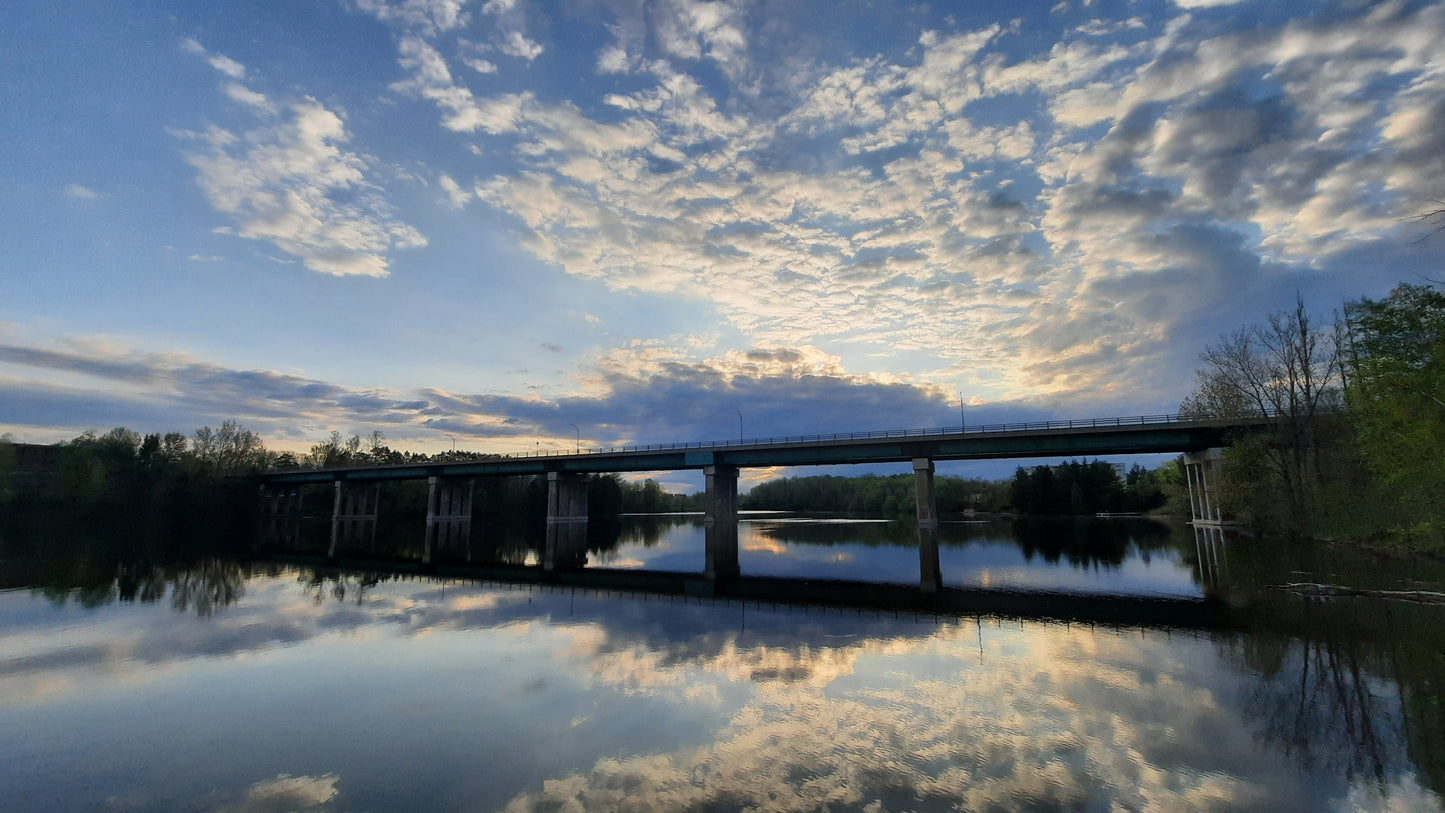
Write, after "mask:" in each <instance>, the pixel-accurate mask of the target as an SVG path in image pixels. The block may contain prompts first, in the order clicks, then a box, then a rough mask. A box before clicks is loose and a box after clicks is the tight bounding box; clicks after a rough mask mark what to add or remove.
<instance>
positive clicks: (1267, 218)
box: [398, 2, 1445, 397]
mask: <svg viewBox="0 0 1445 813" xmlns="http://www.w3.org/2000/svg"><path fill="white" fill-rule="evenodd" d="M1362 13H1363V14H1364V15H1365V16H1364V17H1362V18H1357V19H1349V18H1343V19H1329V20H1325V19H1321V20H1313V19H1308V18H1306V19H1301V20H1295V21H1292V22H1286V23H1282V24H1279V25H1277V26H1275V27H1273V28H1270V27H1263V28H1260V29H1257V30H1252V31H1249V32H1244V33H1238V32H1232V31H1228V30H1225V29H1222V28H1220V27H1219V26H1217V25H1214V24H1212V23H1209V22H1208V21H1204V20H1191V19H1190V18H1189V17H1187V16H1181V17H1178V18H1174V19H1161V18H1153V19H1145V18H1140V17H1130V18H1127V19H1123V20H1117V21H1105V20H1097V19H1096V20H1093V21H1090V22H1088V23H1086V24H1083V25H1080V26H1078V27H1077V28H1076V29H1075V31H1074V35H1075V37H1076V38H1074V39H1066V40H1065V41H1062V42H1059V43H1056V44H1054V45H1052V46H1050V47H1049V48H1048V49H1047V50H1046V51H1044V52H1041V53H1038V54H1035V55H1033V56H1026V57H1023V58H1017V57H1010V56H1005V55H1004V53H1003V51H1001V50H1000V49H999V44H1000V43H1001V42H1002V41H1003V40H1004V39H1006V38H1007V37H1009V36H1011V29H1008V28H1007V27H1005V26H1001V25H996V26H990V27H986V28H983V29H979V30H975V31H959V32H940V31H926V32H924V33H923V34H922V35H921V36H920V37H919V40H918V49H917V52H916V56H915V57H913V58H911V59H899V58H893V59H891V58H887V57H884V56H874V57H869V58H866V59H861V60H857V61H854V62H852V63H851V64H846V65H839V66H836V67H833V68H825V69H821V70H817V71H815V72H814V74H812V75H805V76H801V77H799V79H798V81H797V82H796V83H795V86H794V87H793V88H792V90H791V94H792V96H791V102H790V104H791V107H790V108H788V109H786V110H785V111H784V113H783V114H782V115H781V116H779V115H776V114H775V113H776V109H777V105H778V99H776V98H774V99H771V100H769V104H770V106H769V107H767V108H762V107H758V108H753V107H752V106H751V103H750V102H749V98H750V97H749V96H748V95H747V93H744V92H742V91H743V90H744V89H745V86H744V85H743V84H742V81H743V80H742V78H741V77H742V75H743V73H745V71H746V67H745V66H746V64H747V59H746V54H747V48H748V41H749V33H748V21H747V18H746V16H745V15H744V14H743V13H742V11H741V9H740V8H739V7H736V6H734V5H732V4H729V3H724V2H715V3H704V2H674V3H667V4H663V5H662V6H660V7H659V8H658V9H657V12H656V14H654V15H652V16H651V17H650V18H645V19H644V18H641V17H638V18H634V17H632V16H629V14H628V13H626V12H625V11H619V12H618V19H617V23H616V25H615V26H614V27H613V33H614V37H615V40H616V43H615V45H612V46H608V47H606V48H604V49H603V50H601V51H600V52H599V53H598V57H597V66H598V70H599V71H600V72H604V73H609V72H623V71H631V70H638V69H640V70H642V71H643V72H644V75H646V76H648V77H650V82H651V85H650V86H649V87H645V88H643V89H641V90H633V91H630V92H626V93H613V94H611V95H609V96H607V97H606V98H605V102H606V103H607V104H608V105H609V106H610V107H612V108H613V109H614V110H616V111H619V112H620V113H622V114H623V115H622V118H621V120H620V121H619V120H617V119H615V118H611V119H609V120H608V122H607V123H603V122H602V121H600V120H599V119H598V118H596V117H594V116H589V115H586V114H584V113H582V112H581V110H580V109H579V108H577V107H576V106H574V105H571V104H569V103H566V102H555V101H549V102H542V101H540V100H538V99H536V98H535V97H533V96H530V95H529V94H526V93H525V92H524V93H510V94H502V95H496V96H490V97H476V96H474V95H473V94H472V92H471V91H470V90H468V89H467V88H465V87H464V86H461V85H460V84H458V83H457V82H455V81H454V80H453V79H452V78H451V75H450V72H449V70H448V69H447V68H446V60H445V58H443V57H442V56H441V55H440V54H439V53H438V52H437V51H436V50H435V49H434V48H431V47H430V46H427V45H425V44H424V43H420V42H415V41H406V40H404V41H403V43H402V49H401V51H402V60H403V65H404V66H406V67H407V68H408V69H409V70H410V72H411V78H410V79H409V80H407V81H406V82H404V83H401V84H399V86H398V87H399V89H402V90H404V91H405V92H408V93H412V94H415V95H417V96H420V97H423V98H429V99H432V100H434V101H435V102H436V104H437V105H438V107H439V109H440V110H441V112H442V119H441V121H442V124H443V126H445V127H447V128H448V129H451V130H455V131H457V132H464V133H472V134H480V135H483V136H488V137H505V138H506V139H508V141H505V142H499V143H498V144H497V148H499V149H504V150H506V149H510V150H511V151H512V157H513V159H514V161H515V162H516V165H515V169H514V170H512V171H507V172H504V173H502V174H499V175H497V176H496V177H494V178H492V179H490V180H488V179H486V178H483V179H482V180H480V181H479V183H478V184H477V186H476V188H475V193H476V194H477V195H478V196H479V197H480V198H481V199H482V200H484V201H486V202H487V203H489V204H490V205H492V206H494V207H496V208H498V209H501V210H503V211H506V212H508V213H510V214H512V215H513V216H515V217H516V218H517V221H518V223H519V225H520V226H521V227H522V230H521V232H520V238H521V240H522V241H523V244H524V245H525V246H526V247H527V248H528V249H529V250H530V251H532V252H533V253H534V254H535V255H536V256H537V257H539V258H541V259H544V260H546V261H548V262H551V263H554V264H556V265H557V266H559V267H561V268H562V269H564V270H565V271H567V272H568V273H571V274H575V275H578V276H582V277H587V278H590V279H596V280H599V281H601V282H603V283H604V284H606V285H609V286H611V287H614V288H618V289H641V290H648V291H663V292H674V293H679V294H684V295H688V296H692V297H702V298H707V299H709V300H711V301H712V303H713V304H714V306H715V307H716V308H717V310H718V312H719V313H720V314H721V315H722V316H723V317H724V318H725V319H727V320H728V321H729V322H730V323H731V325H732V326H733V327H734V328H736V329H737V330H739V331H741V332H742V333H743V335H745V336H747V337H748V338H749V339H750V340H751V341H752V342H753V343H755V344H759V345H764V346H766V345H772V344H777V345H782V346H798V345H804V344H811V345H822V344H828V345H830V346H834V347H837V346H857V347H867V348H871V349H875V350H876V352H878V353H881V354H883V355H884V356H889V355H893V356H896V355H898V354H900V353H911V354H924V355H926V356H927V357H928V358H931V359H933V360H934V365H935V366H934V367H933V369H931V370H920V372H927V373H933V374H944V375H953V374H956V373H957V372H958V371H961V370H964V369H967V370H969V371H970V376H971V380H972V381H974V382H975V383H977V384H979V385H982V386H984V387H985V388H987V389H988V390H989V391H992V392H996V393H1010V394H1015V395H1018V394H1024V393H1032V394H1034V395H1040V396H1043V395H1054V394H1059V393H1065V392H1073V393H1081V392H1087V391H1092V390H1095V389H1098V388H1102V387H1107V386H1109V385H1110V382H1113V381H1116V380H1117V379H1116V377H1117V376H1120V375H1133V376H1134V377H1135V378H1136V379H1137V378H1144V379H1147V380H1155V381H1159V382H1160V383H1159V391H1160V392H1161V393H1162V392H1164V391H1165V390H1168V389H1171V388H1173V389H1178V388H1179V386H1180V385H1181V384H1182V383H1183V382H1185V381H1186V380H1187V370H1174V369H1173V368H1174V366H1175V365H1176V364H1177V363H1178V361H1179V360H1178V359H1177V358H1171V359H1169V360H1168V361H1167V362H1166V361H1165V360H1164V359H1162V358H1161V357H1160V356H1159V354H1158V353H1156V352H1154V351H1153V350H1152V348H1154V347H1155V346H1156V345H1157V343H1158V342H1159V341H1160V337H1162V336H1166V335H1170V334H1171V333H1173V332H1176V331H1179V330H1184V329H1187V327H1188V324H1187V323H1188V322H1189V321H1190V320H1192V319H1193V318H1194V314H1195V313H1196V312H1198V311H1199V310H1201V308H1202V309H1203V310H1205V311H1208V310H1210V309H1213V308H1217V307H1220V306H1222V305H1223V304H1224V303H1225V302H1227V301H1228V300H1229V299H1230V298H1231V297H1232V296H1233V294H1232V291H1235V290H1238V289H1237V288H1236V287H1231V286H1229V285H1223V284H1219V283H1220V281H1221V280H1233V281H1239V280H1238V275H1235V276H1234V277H1231V276H1230V272H1229V270H1228V269H1225V268H1223V267H1222V266H1221V265H1219V264H1218V263H1217V262H1214V261H1213V260H1212V259H1208V258H1210V257H1214V256H1225V255H1229V256H1233V257H1236V258H1237V259H1240V260H1241V261H1243V263H1244V265H1243V266H1241V267H1245V268H1250V269H1253V273H1254V274H1255V276H1256V277H1257V279H1254V280H1246V281H1245V282H1247V283H1252V284H1254V285H1255V286H1256V288H1257V289H1258V290H1259V291H1261V292H1267V291H1278V290H1283V288H1284V287H1286V285H1287V284H1293V283H1294V282H1295V281H1296V280H1297V279H1298V273H1299V272H1300V271H1302V270H1303V269H1307V268H1310V267H1313V266H1315V265H1316V264H1317V263H1318V262H1319V261H1320V259H1321V258H1322V257H1327V256H1330V255H1331V254H1333V253H1337V252H1340V251H1344V250H1347V249H1349V248H1350V247H1351V246H1353V245H1357V244H1358V243H1359V241H1360V240H1361V239H1362V238H1364V239H1376V238H1381V239H1383V238H1384V237H1385V236H1386V235H1389V234H1392V233H1394V234H1398V233H1399V231H1400V229H1401V226H1400V222H1399V221H1400V218H1401V217H1402V216H1403V215H1406V214H1408V213H1409V212H1410V211H1412V209H1411V208H1410V207H1411V206H1412V205H1418V204H1415V203H1412V201H1417V200H1425V199H1428V198H1429V196H1428V195H1425V194H1424V193H1425V191H1426V189H1427V187H1431V186H1434V187H1438V185H1439V183H1440V182H1441V179H1442V178H1445V167H1442V166H1441V163H1440V162H1441V158H1440V156H1441V155H1442V151H1441V150H1440V149H1438V145H1436V144H1435V142H1434V139H1436V138H1437V136H1438V134H1439V133H1440V132H1445V128H1441V127H1436V126H1433V123H1434V122H1436V121H1437V120H1438V119H1439V118H1440V116H1441V107H1440V105H1439V104H1438V101H1437V100H1438V99H1439V98H1440V93H1439V92H1438V90H1439V87H1438V85H1439V82H1440V81H1441V80H1440V78H1439V77H1440V76H1442V75H1445V70H1442V65H1441V57H1440V56H1439V55H1438V54H1436V53H1435V52H1434V51H1433V50H1431V49H1430V47H1429V43H1430V42H1432V41H1433V39H1432V37H1433V36H1434V35H1433V34H1429V32H1435V34H1439V35H1442V36H1445V22H1442V14H1441V11H1440V9H1439V8H1438V7H1422V8H1415V9H1408V8H1406V7H1404V6H1398V5H1387V6H1381V7H1377V8H1373V9H1366V10H1365V11H1364V12H1362ZM648 43H652V45H651V47H653V48H655V49H656V53H657V54H659V55H660V56H664V57H669V58H670V61H665V60H662V59H654V60H651V61H648V59H647V58H646V56H644V55H643V49H645V48H646V47H649V46H648ZM709 59H711V60H716V61H718V62H719V63H724V62H725V63H727V65H728V66H729V67H726V68H725V72H727V73H728V75H729V76H730V77H731V78H732V79H733V80H734V81H735V83H736V84H735V85H734V87H733V88H732V89H733V91H734V93H733V95H732V97H731V99H730V100H729V104H728V105H726V106H724V105H720V104H719V103H718V101H717V99H716V98H715V97H714V96H713V93H712V92H711V91H710V90H709V89H708V88H707V87H706V86H704V85H703V84H702V83H700V82H699V81H697V79H696V78H694V77H693V76H692V75H690V74H689V73H688V72H687V71H686V70H684V69H683V67H682V66H683V65H685V63H687V62H688V61H697V60H709ZM1387 80H1388V81H1387ZM1391 83H1393V85H1392V86H1393V87H1395V88H1397V89H1396V90H1394V91H1392V92H1391V94H1385V95H1381V94H1380V93H1379V92H1378V88H1381V87H1385V86H1387V85H1391ZM1366 87H1371V88H1375V89H1376V92H1374V93H1372V94H1370V95H1366V94H1365V93H1364V90H1365V88H1366ZM985 102H986V103H988V104H990V105H992V106H991V107H979V108H977V110H978V111H992V112H975V105H976V104H983V103H985ZM999 111H1007V112H1008V114H1009V115H1010V116H1011V117H1012V119H1011V120H1010V119H1009V118H1000V115H999ZM1101 127H1102V128H1105V134H1104V136H1103V137H1102V138H1096V137H1095V136H1092V135H1090V136H1087V137H1085V136H1082V135H1079V134H1080V133H1083V132H1086V131H1089V130H1092V129H1094V128H1101ZM1030 188H1032V189H1034V190H1036V191H1023V190H1026V189H1030ZM1191 224H1192V226H1191ZM1186 226H1191V227H1198V228H1196V230H1195V231H1194V232H1192V233H1193V234H1194V235H1196V237H1198V236H1200V235H1204V236H1207V239H1212V240H1218V241H1220V242H1219V243H1218V245H1217V246H1215V247H1214V250H1213V251H1192V252H1186V253H1185V254H1178V253H1170V252H1167V251H1163V252H1161V250H1160V249H1161V247H1162V246H1163V245H1165V243H1167V240H1166V241H1162V242H1161V237H1162V236H1165V235H1169V234H1174V235H1180V234H1183V233H1185V232H1184V231H1181V229H1183V228H1185V227H1186ZM1250 234H1253V235H1256V236H1254V237H1250V238H1247V239H1246V240H1245V241H1244V243H1242V244H1241V243H1240V242H1239V236H1240V235H1250ZM1180 279H1196V280H1208V281H1209V284H1208V285H1206V286H1205V287H1204V288H1202V289H1201V290H1202V291H1204V292H1205V293H1204V294H1203V296H1204V297H1213V298H1205V299H1201V295H1199V294H1198V293H1197V292H1196V296H1195V297H1194V298H1193V299H1192V300H1190V302H1189V304H1188V305H1187V306H1180V305H1181V303H1182V300H1181V298H1180V297H1179V296H1177V295H1176V294H1175V293H1172V291H1175V290H1177V281H1178V280H1180ZM724 280H725V281H726V284H721V281H724ZM1122 280H1128V281H1129V283H1130V285H1132V286H1133V288H1131V290H1132V291H1136V292H1137V293H1138V295H1137V296H1133V297H1130V298H1129V299H1128V300H1127V301H1125V302H1120V301H1110V300H1108V299H1107V298H1106V297H1105V296H1103V295H1100V292H1104V291H1109V290H1115V289H1116V288H1117V286H1115V287H1113V288H1111V285H1110V281H1115V282H1117V281H1122ZM1156 288H1157V290H1153V289H1156ZM1091 292H1092V294H1094V295H1091ZM1165 301H1168V302H1171V303H1174V306H1171V307H1161V306H1159V303H1161V302H1165ZM1145 370H1148V371H1151V372H1149V373H1148V374H1144V373H1143V371H1145ZM1161 374H1162V375H1161ZM1159 397H1164V396H1162V395H1161V396H1159Z"/></svg>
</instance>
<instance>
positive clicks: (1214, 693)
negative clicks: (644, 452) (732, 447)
mask: <svg viewBox="0 0 1445 813" xmlns="http://www.w3.org/2000/svg"><path fill="white" fill-rule="evenodd" d="M704 531H705V529H704V526H703V524H702V522H701V520H700V518H697V517H689V516H648V517H624V518H622V519H621V520H620V521H619V522H617V523H616V524H615V525H607V526H606V527H603V528H598V529H593V530H592V532H590V533H589V536H588V537H587V539H588V541H587V550H586V551H585V554H584V555H583V557H582V559H583V560H584V561H583V562H579V563H578V564H582V565H583V566H584V567H585V568H586V569H588V570H593V571H609V572H622V571H628V572H630V571H638V570H644V571H649V572H675V573H694V572H698V571H700V570H701V569H702V567H703V564H702V563H703V557H704V546H705V533H704ZM308 533H309V536H308V537H307V538H308V539H309V540H310V541H309V542H303V544H302V545H301V547H302V548H307V547H308V546H311V547H314V546H315V545H316V544H317V542H316V539H317V533H318V532H317V531H316V529H312V530H311V531H309V532H308ZM916 534H917V532H916V529H914V528H912V527H911V526H910V524H909V523H908V522H906V521H898V520H884V519H867V518H856V517H836V516H835V517H826V516H801V515H786V514H751V515H746V516H745V518H744V520H743V521H742V522H741V523H740V525H739V531H738V540H739V555H738V564H739V569H740V571H741V575H742V576H743V577H744V578H745V579H746V578H756V577H779V578H791V579H809V580H820V579H821V580H849V581H870V582H878V583H880V584H885V583H886V584H900V585H916V584H917V583H918V577H919V557H918V544H917V535H916ZM419 536H420V534H409V532H408V531H407V529H404V528H395V529H390V530H383V532H381V533H379V534H378V542H377V543H376V545H377V547H376V548H372V549H368V550H366V551H352V553H356V554H360V553H365V554H366V555H367V556H368V557H369V558H368V560H367V562H368V564H367V565H366V566H365V567H342V568H330V567H319V566H315V565H312V564H306V563H302V562H301V561H299V560H298V559H296V558H294V557H293V558H291V559H284V557H282V558H281V559H277V558H276V557H273V556H269V555H268V556H257V555H255V554H247V553H244V552H235V551H227V550H225V549H224V548H223V547H222V546H215V548H214V549H212V548H207V547H206V546H204V545H202V546H200V547H199V548H198V547H197V546H196V545H194V544H188V545H178V544H175V543H169V542H164V541H156V540H154V539H151V538H138V537H137V536H136V535H135V534H133V533H128V532H127V529H126V528H124V525H123V523H117V524H115V525H113V526H110V527H102V528H95V527H89V528H75V527H59V526H56V527H37V526H34V525H30V526H20V527H13V526H6V527H5V528H4V529H3V530H0V574H3V581H0V587H3V589H0V810H6V811H30V810H81V809H96V810H206V811H241V810H416V809H425V810H516V811H523V810H627V811H635V810H687V809H692V810H823V809H826V810H859V811H863V810H869V811H883V810H959V809H962V810H993V809H1037V810H1114V809H1122V810H1210V809H1217V810H1268V811H1288V810H1301V811H1315V810H1440V809H1442V802H1441V796H1440V794H1441V793H1442V791H1445V713H1442V695H1445V691H1442V680H1445V655H1442V653H1445V605H1441V604H1439V603H1434V602H1433V597H1432V594H1433V593H1438V592H1440V591H1441V590H1442V584H1445V572H1442V568H1441V567H1440V565H1438V564H1425V565H1422V564H1418V563H1404V562H1398V561H1390V560H1379V559H1375V558H1373V557H1370V556H1368V555H1365V554H1359V553H1353V552H1349V551H1340V550H1337V549H1326V548H1318V547H1290V546H1288V545H1285V544H1284V543H1281V542H1273V541H1264V540H1257V539H1251V538H1248V537H1234V536H1230V537H1224V538H1220V539H1205V538H1202V537H1201V538H1196V536H1195V533H1194V531H1193V530H1192V529H1190V528H1189V527H1187V526H1170V525H1164V524H1160V523H1155V522H1151V521H1147V520H1138V519H1134V520H1112V519H1110V520H1105V519H1097V520H1096V519H1089V520H1047V521H1045V520H1035V521H1031V522H1024V521H1009V520H962V519H958V520H956V521H952V522H945V523H944V524H943V525H942V527H941V529H940V532H939V563H940V570H941V573H942V581H943V584H944V587H945V589H946V590H948V589H960V590H963V589H967V590H1003V591H1011V592H1013V593H1019V594H1024V595H1035V594H1036V595H1039V596H1046V595H1054V594H1074V595H1087V596H1094V597H1111V598H1113V597H1117V598H1119V599H1121V600H1124V599H1128V598H1130V597H1143V598H1160V599H1167V600H1177V601H1185V602H1188V601H1198V602H1211V603H1217V604H1220V605H1224V606H1228V607H1231V608H1233V609H1234V610H1235V611H1236V612H1237V613H1238V614H1239V615H1238V617H1242V618H1244V619H1245V622H1244V623H1243V624H1242V625H1241V624H1236V625H1233V626H1231V627H1228V628H1211V627H1208V626H1204V627H1199V628H1190V627H1188V626H1182V627H1181V626H1177V625H1173V626H1171V625H1153V624H1149V623H1144V624H1104V623H1080V622H1078V621H1077V620H1070V619H1064V618H1057V619H1055V618H1049V617H1047V615H1046V614H1044V615H1041V616H1040V617H1029V618H1020V617H1017V616H1012V615H1011V616H995V615H987V614H980V615H960V614H955V613H928V612H917V611H912V610H909V611H889V610H887V609H886V608H879V607H839V606H816V605H810V604H807V603H798V604H790V603H786V602H784V603H776V602H753V601H745V600H736V599H726V598H716V597H713V598H709V597H706V596H701V597H699V596H676V595H673V596H667V595H656V594H649V593H645V592H636V591H622V590H601V589H584V588H579V587H576V586H568V585H566V584H557V583H551V584H546V583H536V584H534V583H515V584H512V583H501V582H497V581H485V580H480V581H479V580H476V579H468V578H459V577H440V576H437V575H435V574H430V573H425V572H417V569H416V568H414V567H412V568H409V569H406V570H404V571H403V570H402V569H395V568H388V567H387V566H385V565H383V564H381V563H380V560H381V558H385V557H388V556H389V557H393V558H395V557H399V556H400V557H404V556H405V555H406V552H407V551H411V550H415V549H416V548H417V547H418V546H419V543H418V542H417V541H416V537H419ZM473 536H474V541H473V543H472V544H471V545H468V546H465V548H466V549H465V552H464V555H463V558H467V559H470V560H472V561H473V562H474V563H475V562H492V563H497V562H502V563H510V565H511V566H514V567H521V568H527V567H529V566H531V565H535V564H536V563H537V562H538V561H539V559H540V557H541V556H542V550H541V548H542V545H543V544H544V543H543V542H542V540H541V538H540V536H539V535H538V533H537V532H536V531H525V532H515V533H505V534H504V533H500V532H492V531H490V530H488V529H485V528H478V529H476V532H475V534H474V535H473ZM454 552H455V551H454ZM1305 584H1321V585H1334V586H1336V587H1337V588H1347V589H1348V590H1350V591H1353V592H1354V593H1356V594H1349V595H1342V594H1338V593H1340V592H1342V591H1341V590H1339V589H1336V590H1335V591H1334V592H1335V593H1337V594H1326V593H1324V592H1323V591H1322V590H1321V589H1320V588H1316V587H1302V586H1298V585H1305ZM1286 585H1297V586H1295V587H1289V588H1286V587H1284V586H1286Z"/></svg>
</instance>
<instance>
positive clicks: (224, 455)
mask: <svg viewBox="0 0 1445 813" xmlns="http://www.w3.org/2000/svg"><path fill="white" fill-rule="evenodd" d="M191 454H192V456H193V457H194V458H195V459H196V461H197V462H199V463H200V464H201V465H202V466H203V467H204V468H205V469H207V470H208V471H209V472H211V473H212V474H216V475H220V476H223V477H224V476H229V475H233V474H242V473H244V472H248V471H254V470H257V469H261V468H264V467H265V465H266V463H267V455H266V445H265V444H264V443H262V442H261V436H260V435H258V434H256V433H255V432H252V431H251V430H249V429H247V428H245V427H244V426H241V424H240V423H238V422H236V421H235V420H230V419H228V420H226V421H224V422H222V424H221V428H220V429H212V428H211V427H209V426H203V427H201V428H200V429H197V430H196V433H195V443H194V444H193V445H192V447H191Z"/></svg>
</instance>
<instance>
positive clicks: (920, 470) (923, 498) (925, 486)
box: [913, 457, 938, 528]
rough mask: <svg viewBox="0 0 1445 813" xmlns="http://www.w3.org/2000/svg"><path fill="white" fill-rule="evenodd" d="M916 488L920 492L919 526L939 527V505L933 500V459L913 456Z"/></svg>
mask: <svg viewBox="0 0 1445 813" xmlns="http://www.w3.org/2000/svg"><path fill="white" fill-rule="evenodd" d="M913 483H914V487H915V488H914V490H915V491H916V492H917V493H918V527H920V528H922V527H923V526H925V525H927V526H929V527H933V528H937V527H938V507H937V504H936V503H935V502H934V500H933V461H932V460H930V459H928V458H926V457H915V458H913Z"/></svg>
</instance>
